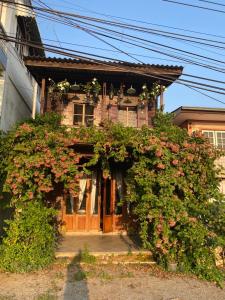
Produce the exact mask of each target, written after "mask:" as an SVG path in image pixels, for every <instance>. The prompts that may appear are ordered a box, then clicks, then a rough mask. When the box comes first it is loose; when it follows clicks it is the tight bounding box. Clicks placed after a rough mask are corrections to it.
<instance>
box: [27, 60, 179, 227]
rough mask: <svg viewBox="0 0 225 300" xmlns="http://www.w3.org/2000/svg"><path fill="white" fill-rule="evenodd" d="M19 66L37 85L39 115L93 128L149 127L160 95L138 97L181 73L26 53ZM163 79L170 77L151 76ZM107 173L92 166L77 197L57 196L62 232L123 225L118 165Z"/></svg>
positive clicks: (171, 68) (84, 149) (84, 147)
mask: <svg viewBox="0 0 225 300" xmlns="http://www.w3.org/2000/svg"><path fill="white" fill-rule="evenodd" d="M25 64H26V66H27V68H28V69H29V71H30V72H31V74H32V75H33V76H34V77H35V79H36V80H37V82H38V83H39V85H40V86H41V113H45V112H51V111H54V112H58V113H60V114H61V115H62V116H63V117H64V118H63V119H62V124H65V125H67V126H80V125H83V126H93V125H95V126H97V127H98V126H99V130H101V124H102V122H104V121H105V120H111V121H112V122H120V123H122V124H124V125H125V126H132V127H137V128H140V127H142V126H143V125H146V126H152V117H154V116H155V113H156V108H157V107H159V105H161V106H162V105H163V93H161V95H160V96H159V97H158V98H159V99H157V98H154V99H153V100H152V101H150V102H148V103H147V102H145V101H143V100H142V99H141V98H140V96H139V95H140V94H141V93H142V92H143V91H146V89H151V88H152V86H153V85H154V84H155V83H156V82H158V87H159V86H161V87H164V86H165V87H168V86H169V85H170V84H171V83H172V81H175V80H176V79H177V78H178V77H179V76H180V75H181V73H182V67H177V66H162V65H149V64H132V63H115V62H102V63H97V62H89V61H84V60H71V59H64V58H39V57H26V58H25ZM163 77H164V78H168V77H169V78H170V81H166V80H161V81H160V82H159V80H158V79H155V78H163ZM171 78H172V80H171ZM65 79H66V81H65ZM53 82H54V83H55V84H54V85H53ZM68 83H69V84H68ZM53 86H56V87H58V90H54V89H53ZM63 86H64V88H65V89H63V92H61V93H60V92H59V91H60V88H61V87H63ZM81 87H82V88H81ZM93 87H94V89H92V88H93ZM161 87H160V88H161ZM162 90H163V88H162ZM90 92H91V93H92V95H90ZM158 102H159V103H158ZM76 151H80V152H82V153H86V154H87V155H91V151H92V147H91V145H85V144H80V145H78V146H77V148H76ZM111 171H112V172H111V173H112V176H111V177H110V178H105V177H104V176H103V172H102V170H99V169H96V170H94V171H93V173H92V176H90V177H84V178H82V179H80V192H79V196H78V197H72V196H71V195H69V194H66V193H65V194H64V195H63V196H62V202H61V203H62V205H61V206H62V207H61V218H62V220H63V221H64V223H65V227H66V230H67V231H72V232H82V231H83V232H90V231H98V232H99V231H102V232H104V233H107V232H118V231H121V230H124V229H126V224H127V208H126V207H121V206H119V205H118V203H119V200H120V197H121V194H122V192H123V189H124V182H123V172H124V168H123V166H120V167H118V166H117V167H116V166H114V167H113V166H112V170H111Z"/></svg>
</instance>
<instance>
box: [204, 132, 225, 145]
mask: <svg viewBox="0 0 225 300" xmlns="http://www.w3.org/2000/svg"><path fill="white" fill-rule="evenodd" d="M202 133H203V134H204V136H205V137H206V138H207V139H208V140H209V142H210V144H212V145H214V146H215V147H217V148H220V149H225V131H202Z"/></svg>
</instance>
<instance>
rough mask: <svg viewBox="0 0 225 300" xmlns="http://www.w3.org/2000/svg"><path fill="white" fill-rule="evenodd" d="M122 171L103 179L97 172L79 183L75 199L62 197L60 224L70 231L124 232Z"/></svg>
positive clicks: (68, 195)
mask: <svg viewBox="0 0 225 300" xmlns="http://www.w3.org/2000/svg"><path fill="white" fill-rule="evenodd" d="M123 195H124V182H123V176H122V172H120V171H115V172H113V173H112V177H111V178H106V179H104V178H103V177H102V176H101V172H93V174H92V176H90V177H86V178H85V177H84V178H82V179H81V180H80V191H79V195H78V196H77V197H72V196H71V195H70V194H65V195H64V199H63V203H62V221H63V224H64V226H65V229H66V231H70V232H100V231H102V232H103V233H109V232H118V231H125V230H126V218H127V212H126V206H125V205H121V204H120V203H121V200H122V198H123Z"/></svg>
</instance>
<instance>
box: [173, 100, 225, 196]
mask: <svg viewBox="0 0 225 300" xmlns="http://www.w3.org/2000/svg"><path fill="white" fill-rule="evenodd" d="M173 114H174V119H173V121H174V124H176V125H178V126H180V127H182V128H185V129H187V131H188V133H189V134H192V133H193V132H194V131H200V132H202V134H203V135H204V136H205V137H206V138H207V139H208V140H209V142H210V143H211V144H212V145H213V146H215V147H217V148H219V149H221V150H225V109H224V108H209V107H189V106H181V107H179V108H178V109H176V110H175V111H173ZM216 164H217V165H218V166H222V167H223V168H225V157H224V156H223V157H221V158H220V159H218V160H217V161H216ZM220 178H221V182H220V190H221V192H222V193H224V194H225V169H224V170H222V171H221V173H220Z"/></svg>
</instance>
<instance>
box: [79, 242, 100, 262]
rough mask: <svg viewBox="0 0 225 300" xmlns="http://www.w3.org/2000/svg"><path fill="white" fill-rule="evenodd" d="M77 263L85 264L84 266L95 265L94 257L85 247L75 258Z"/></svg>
mask: <svg viewBox="0 0 225 300" xmlns="http://www.w3.org/2000/svg"><path fill="white" fill-rule="evenodd" d="M77 259H78V262H81V263H86V264H90V265H92V264H95V263H96V257H95V256H94V255H92V254H90V252H89V250H88V247H87V246H85V247H84V250H81V251H80V254H79V255H78V257H77Z"/></svg>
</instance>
